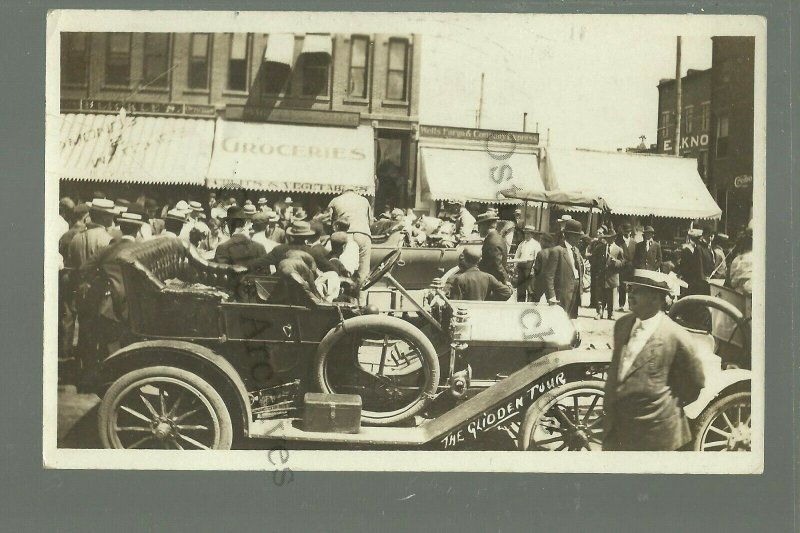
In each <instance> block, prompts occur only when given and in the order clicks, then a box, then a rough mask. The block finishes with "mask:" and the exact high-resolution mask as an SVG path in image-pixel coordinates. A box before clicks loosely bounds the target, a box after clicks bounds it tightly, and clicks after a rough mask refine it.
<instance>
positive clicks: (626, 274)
mask: <svg viewBox="0 0 800 533" xmlns="http://www.w3.org/2000/svg"><path fill="white" fill-rule="evenodd" d="M617 246H619V247H620V249H622V259H623V263H622V268H620V270H619V274H620V279H621V280H622V281H625V280H627V279H628V278H630V277H631V276H632V275H633V268H634V267H633V256H634V255H635V253H636V243H635V242H634V243H632V244H631V245H630V246H629V245H628V243H627V242H626V241H625V239H624V238H620V239H619V240H618V241H617Z"/></svg>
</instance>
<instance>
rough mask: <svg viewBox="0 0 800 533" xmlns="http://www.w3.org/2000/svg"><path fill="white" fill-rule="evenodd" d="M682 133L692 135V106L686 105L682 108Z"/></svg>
mask: <svg viewBox="0 0 800 533" xmlns="http://www.w3.org/2000/svg"><path fill="white" fill-rule="evenodd" d="M682 121H683V126H682V127H683V132H684V133H689V134H690V133H692V132H693V131H694V106H692V105H687V106H686V107H684V108H683V119H682Z"/></svg>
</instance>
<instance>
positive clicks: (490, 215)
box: [475, 211, 500, 224]
mask: <svg viewBox="0 0 800 533" xmlns="http://www.w3.org/2000/svg"><path fill="white" fill-rule="evenodd" d="M494 220H500V219H499V218H498V216H497V213H495V212H493V211H486V212H485V213H481V214H480V215H478V216H477V217H475V222H477V223H478V224H481V223H483V222H492V221H494Z"/></svg>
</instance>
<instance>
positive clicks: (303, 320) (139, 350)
mask: <svg viewBox="0 0 800 533" xmlns="http://www.w3.org/2000/svg"><path fill="white" fill-rule="evenodd" d="M402 253H403V252H402V250H401V249H399V248H398V249H396V250H393V251H391V252H390V253H389V254H387V256H386V257H385V258H384V259H383V260H382V261H381V262H380V263H379V264H378V265H376V267H375V268H374V269H373V270H372V272H371V273H370V275H369V276H368V278H367V279H366V280H365V282H364V284H363V288H364V289H365V290H368V289H369V288H370V287H371V286H373V285H374V284H375V283H377V282H378V281H379V280H384V282H387V283H388V284H390V285H392V286H393V288H394V290H396V291H397V292H398V293H400V294H403V295H404V296H405V298H407V299H408V301H410V302H413V304H414V305H415V306H416V311H415V312H403V313H398V312H393V313H380V312H379V311H378V310H377V309H376V308H375V307H374V306H359V305H356V304H338V303H328V302H324V301H320V300H319V299H318V298H316V297H315V296H314V294H313V293H312V292H311V291H309V290H308V287H307V286H305V285H304V281H303V280H302V279H300V278H298V277H295V276H291V275H289V276H276V275H273V276H256V275H251V274H248V273H247V272H246V270H245V269H243V268H241V267H236V266H228V265H219V264H215V263H211V262H208V261H205V260H204V259H203V258H201V257H200V256H199V255H198V254H197V252H196V250H195V249H194V248H193V247H191V246H189V245H186V244H185V243H183V242H182V241H180V240H179V239H174V238H160V239H154V240H151V241H147V242H144V243H140V244H137V245H135V246H132V247H130V248H129V249H128V250H126V251H125V252H124V253H123V254H121V256H120V257H119V258H118V259H117V261H118V263H119V265H120V267H121V270H122V273H123V278H124V285H125V290H126V294H127V305H128V310H129V324H128V327H129V331H128V332H127V337H129V338H131V339H133V340H132V341H131V342H130V343H128V344H127V345H126V346H124V347H122V348H121V349H119V350H117V351H116V352H114V353H112V354H111V355H109V356H108V357H107V358H106V359H105V360H104V361H102V363H101V364H100V365H99V366H98V367H97V369H96V375H95V379H94V382H95V383H96V391H97V393H98V394H99V395H100V397H101V398H102V401H101V403H100V407H99V411H98V429H99V436H100V440H101V442H102V444H103V446H105V447H108V448H157V449H228V448H231V447H239V446H240V445H242V443H243V442H244V441H245V439H248V438H263V439H284V440H288V441H296V442H297V445H298V446H299V445H302V446H311V447H313V446H325V447H341V448H350V449H352V448H360V447H370V448H377V449H396V448H411V449H447V450H449V449H470V448H473V449H537V450H580V449H598V448H599V447H600V443H601V432H602V428H601V424H600V422H601V420H602V394H603V380H604V373H605V369H606V367H607V366H608V363H609V361H610V350H592V349H586V348H580V347H579V344H580V338H579V335H578V332H577V331H576V330H575V327H574V325H573V323H572V322H571V321H570V319H569V318H568V316H567V315H566V314H565V313H564V312H563V310H562V309H561V308H559V307H550V306H541V305H537V304H530V303H512V302H466V301H451V300H448V299H447V298H446V297H445V295H444V294H443V293H442V291H441V290H439V289H438V288H436V287H432V288H431V289H430V291H428V293H427V294H426V296H425V298H424V299H423V300H422V301H418V300H417V299H414V298H413V297H412V296H411V295H410V294H409V293H408V292H407V291H406V290H405V289H404V288H403V286H402V285H400V284H399V283H397V281H396V280H395V279H394V278H393V277H392V270H393V269H394V267H395V266H396V265H397V264H398V262H399V261H401V255H402ZM721 307H724V306H721ZM697 336H698V338H701V339H702V342H700V344H703V346H705V347H706V349H707V350H709V351H711V349H712V348H713V346H714V342H713V341H711V342H710V343H709V341H708V337H709V336H708V334H706V333H697ZM709 357H715V356H714V354H711V353H709ZM718 362H719V359H717V362H716V363H712V364H711V365H710V366H713V365H714V364H716V369H715V370H714V372H716V373H717V374H719V375H725V376H730V377H728V378H726V379H723V380H721V381H720V380H714V379H712V380H708V386H707V389H706V391H704V393H705V396H701V399H699V400H698V402H701V404H698V406H696V411H697V412H696V414H695V415H694V418H696V419H698V420H702V419H704V417H705V418H709V416H710V417H711V418H710V419H709V420H710V422H708V423H709V424H710V425H709V427H711V426H713V425H714V424H715V423H718V419H719V418H720V415H719V413H718V412H717V411H719V408H718V407H715V406H716V405H717V404H718V403H719V401H720V398H722V399H724V398H728V397H730V396H731V393H732V392H736V393H739V392H741V391H745V390H747V387H748V386H749V374H748V373H747V370H738V371H732V370H724V371H723V370H722V367H721V366H720V365H719V363H718ZM731 372H735V373H736V372H738V373H736V376H735V377H734V376H733V375H732V374H731ZM734 397H735V398H738V399H739V400H741V399H742V398H741V397H740V396H735V395H734ZM737 401H738V400H737ZM740 403H741V402H740ZM737 405H738V404H737ZM723 407H724V408H725V409H727V408H728V407H729V404H725V406H723ZM709 408H710V409H712V410H714V409H716V410H717V411H714V412H716V413H717V414H716V415H714V414H713V413H712V414H711V415H709ZM747 408H748V409H749V401H748V403H747ZM723 412H726V411H723ZM726 416H727V415H726ZM745 418H746V415H745V414H744V413H743V412H741V411H740V415H739V417H738V418H737V420H739V422H742V424H740V425H741V426H742V428H744V426H745V425H747V426H748V427H749V417H748V418H747V424H744V423H743V422H744V420H745ZM715 427H716V426H715ZM703 431H704V433H703ZM709 432H711V433H714V431H713V430H701V432H700V433H701V434H703V435H705V434H708V433H709ZM723 432H725V433H730V431H723ZM744 433H745V431H744V429H740V431H739V432H738V433H737V434H736V438H732V439H731V444H727V443H726V449H728V448H731V449H739V448H742V447H744V444H742V443H741V442H739V441H742V440H743V439H744V438H745V437H744ZM714 434H716V433H714ZM746 438H748V439H749V432H748V433H747V436H746ZM737 439H738V440H737ZM733 441H736V442H733ZM301 443H302V444H301ZM698 446H700V447H704V445H703V443H702V442H701V443H700V444H698ZM714 446H716V445H714ZM707 449H714V447H707Z"/></svg>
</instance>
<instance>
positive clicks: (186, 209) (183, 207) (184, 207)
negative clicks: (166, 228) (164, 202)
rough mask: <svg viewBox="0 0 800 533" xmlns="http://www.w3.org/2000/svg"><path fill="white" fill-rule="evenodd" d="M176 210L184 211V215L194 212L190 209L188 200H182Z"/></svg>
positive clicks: (176, 205)
mask: <svg viewBox="0 0 800 533" xmlns="http://www.w3.org/2000/svg"><path fill="white" fill-rule="evenodd" d="M175 209H176V210H177V211H183V212H184V213H188V212H189V211H191V210H192V208H191V207H189V203H188V202H187V201H186V200H181V201H179V202H178V203H177V204H175Z"/></svg>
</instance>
